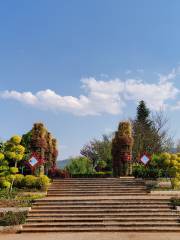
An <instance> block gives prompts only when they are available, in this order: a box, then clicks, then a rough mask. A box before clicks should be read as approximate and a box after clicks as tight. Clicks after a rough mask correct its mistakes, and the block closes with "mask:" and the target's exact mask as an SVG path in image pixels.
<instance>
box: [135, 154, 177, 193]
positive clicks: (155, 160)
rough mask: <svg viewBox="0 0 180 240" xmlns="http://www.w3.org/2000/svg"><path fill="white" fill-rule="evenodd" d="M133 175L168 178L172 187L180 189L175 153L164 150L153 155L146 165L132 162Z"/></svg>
mask: <svg viewBox="0 0 180 240" xmlns="http://www.w3.org/2000/svg"><path fill="white" fill-rule="evenodd" d="M133 175H134V176H135V177H142V178H160V177H166V178H170V179H171V185H172V188H173V189H180V158H179V156H178V155H177V154H170V153H166V152H165V153H161V154H159V155H153V156H152V159H151V161H150V162H149V163H148V165H147V166H144V165H143V164H139V163H137V164H134V166H133Z"/></svg>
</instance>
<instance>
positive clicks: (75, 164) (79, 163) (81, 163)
mask: <svg viewBox="0 0 180 240" xmlns="http://www.w3.org/2000/svg"><path fill="white" fill-rule="evenodd" d="M66 170H67V171H68V172H69V173H70V174H72V175H74V174H92V173H93V172H94V169H93V166H92V162H91V161H90V160H89V159H88V158H87V157H77V158H72V159H71V161H70V163H69V164H68V165H67V167H66Z"/></svg>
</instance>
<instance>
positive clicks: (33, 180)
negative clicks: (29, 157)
mask: <svg viewBox="0 0 180 240" xmlns="http://www.w3.org/2000/svg"><path fill="white" fill-rule="evenodd" d="M23 186H25V187H27V188H36V187H37V177H35V176H33V175H26V176H25V177H24V178H23Z"/></svg>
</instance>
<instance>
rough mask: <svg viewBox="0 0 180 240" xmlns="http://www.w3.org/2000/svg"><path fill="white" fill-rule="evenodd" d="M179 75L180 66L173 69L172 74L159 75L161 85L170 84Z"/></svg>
mask: <svg viewBox="0 0 180 240" xmlns="http://www.w3.org/2000/svg"><path fill="white" fill-rule="evenodd" d="M179 73H180V66H178V67H177V68H173V69H172V70H171V72H170V73H168V74H166V75H162V74H158V75H159V81H160V83H165V82H168V81H170V80H173V79H175V78H176V77H177V75H178V74H179Z"/></svg>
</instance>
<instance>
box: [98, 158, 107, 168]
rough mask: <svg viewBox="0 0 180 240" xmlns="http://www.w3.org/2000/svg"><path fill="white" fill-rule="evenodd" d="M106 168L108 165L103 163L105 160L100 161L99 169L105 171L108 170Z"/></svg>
mask: <svg viewBox="0 0 180 240" xmlns="http://www.w3.org/2000/svg"><path fill="white" fill-rule="evenodd" d="M106 166H107V163H106V162H105V161H103V160H100V161H99V162H98V164H97V167H98V169H101V170H102V169H105V168H106Z"/></svg>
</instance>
